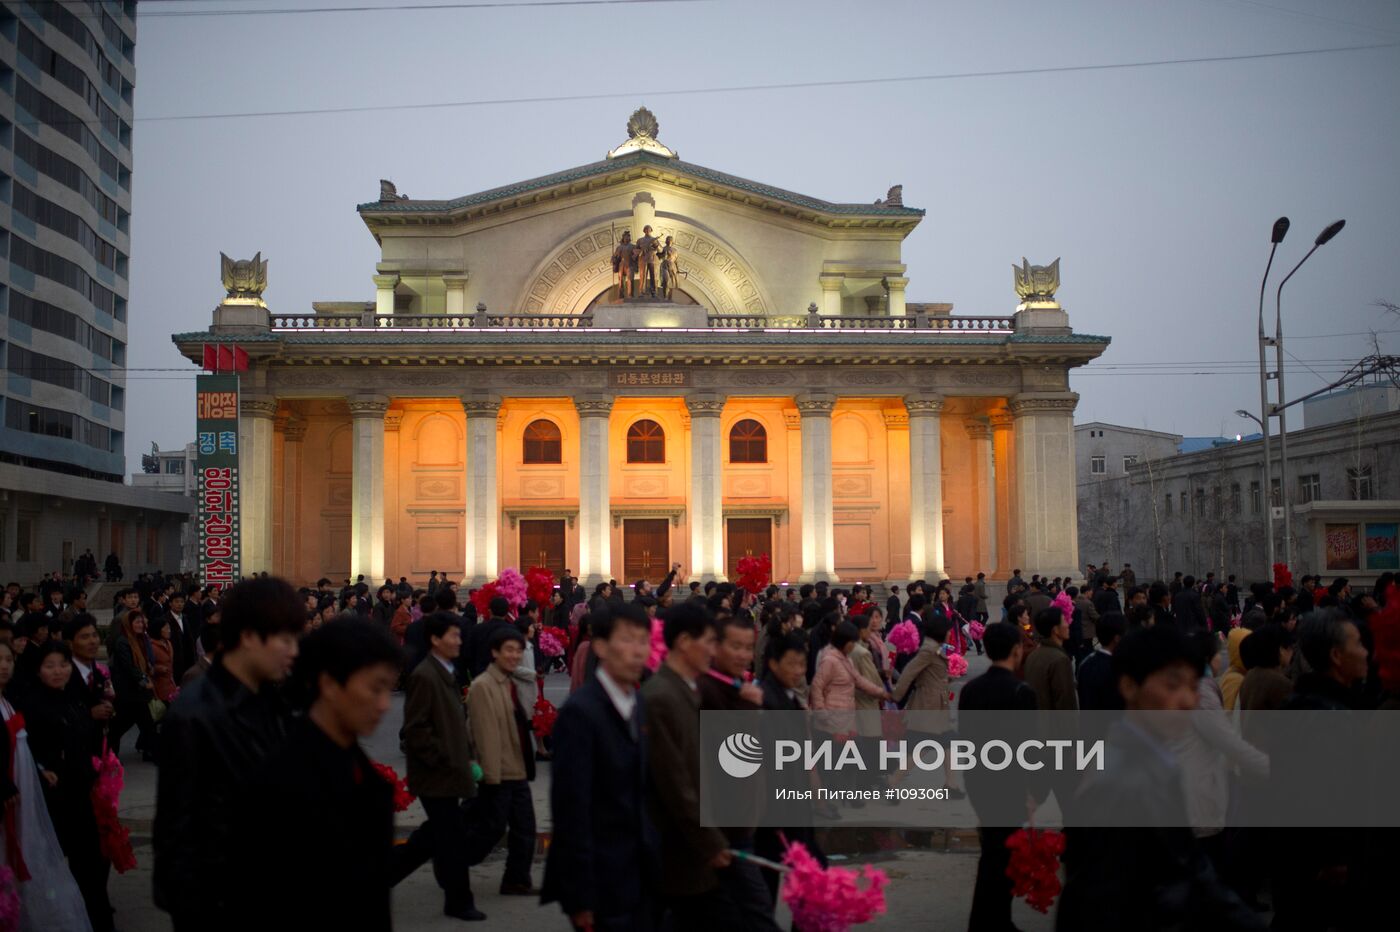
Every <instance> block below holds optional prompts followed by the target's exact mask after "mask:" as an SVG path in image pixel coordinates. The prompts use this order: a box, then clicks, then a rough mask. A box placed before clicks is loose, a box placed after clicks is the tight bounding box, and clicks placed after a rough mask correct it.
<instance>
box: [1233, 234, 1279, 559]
mask: <svg viewBox="0 0 1400 932" xmlns="http://www.w3.org/2000/svg"><path fill="white" fill-rule="evenodd" d="M1288 225H1289V224H1288V218H1287V217H1279V218H1278V219H1277V220H1275V221H1274V230H1273V235H1272V237H1271V238H1270V240H1269V242H1270V243H1271V244H1272V245H1270V246H1269V261H1268V264H1266V265H1265V266H1264V278H1263V280H1262V281H1261V282H1259V416H1258V417H1257V418H1255V420H1256V421H1258V422H1259V428H1260V430H1262V431H1263V434H1264V438H1263V439H1264V488H1263V492H1262V494H1263V496H1264V501H1265V502H1266V503H1267V505H1268V506H1269V507H1266V508H1265V510H1264V513H1265V516H1266V517H1265V519H1264V520H1265V526H1266V527H1267V529H1268V530H1267V533H1266V534H1265V537H1264V540H1265V541H1266V551H1267V553H1268V557H1269V571H1270V572H1273V568H1274V510H1273V507H1272V506H1273V495H1272V493H1271V490H1270V484H1271V480H1272V477H1273V474H1274V464H1273V461H1272V459H1271V458H1270V454H1269V416H1270V414H1272V412H1271V411H1270V409H1269V362H1268V358H1267V356H1266V355H1265V353H1264V347H1266V346H1268V345H1269V340H1268V338H1267V337H1265V336H1264V291H1265V289H1267V288H1268V286H1269V270H1270V269H1272V268H1273V267H1274V253H1276V252H1278V244H1279V243H1281V242H1283V238H1284V237H1285V236H1287V235H1288ZM1279 399H1280V400H1282V399H1283V395H1282V394H1280V395H1279ZM1236 413H1237V414H1244V413H1245V412H1244V411H1238V412H1236Z"/></svg>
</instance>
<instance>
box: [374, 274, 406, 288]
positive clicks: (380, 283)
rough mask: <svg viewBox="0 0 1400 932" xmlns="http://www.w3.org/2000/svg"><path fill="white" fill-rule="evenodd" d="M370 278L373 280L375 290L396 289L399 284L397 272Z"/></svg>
mask: <svg viewBox="0 0 1400 932" xmlns="http://www.w3.org/2000/svg"><path fill="white" fill-rule="evenodd" d="M371 277H372V278H373V279H374V287H375V289H376V290H380V289H384V288H397V287H398V284H399V273H398V272H384V273H381V274H378V275H374V276H371Z"/></svg>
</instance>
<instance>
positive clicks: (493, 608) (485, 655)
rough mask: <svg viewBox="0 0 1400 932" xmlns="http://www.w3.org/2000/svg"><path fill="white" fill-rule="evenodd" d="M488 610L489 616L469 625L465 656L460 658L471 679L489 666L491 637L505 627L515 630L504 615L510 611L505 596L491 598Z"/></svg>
mask: <svg viewBox="0 0 1400 932" xmlns="http://www.w3.org/2000/svg"><path fill="white" fill-rule="evenodd" d="M488 610H489V611H490V612H491V617H490V618H487V619H486V620H485V621H479V622H477V623H476V624H474V625H472V626H471V631H470V633H469V634H468V635H467V649H466V650H465V651H463V654H464V655H465V656H464V657H463V658H462V659H463V660H465V661H466V662H467V667H468V669H469V670H470V671H471V675H472V678H473V679H475V678H476V677H478V676H481V674H483V673H485V672H486V668H487V667H489V666H491V639H492V638H493V637H494V636H495V634H496V632H497V631H501V630H504V629H506V628H510V629H511V630H512V631H513V630H515V625H513V624H512V623H511V621H510V619H509V618H507V617H506V615H507V614H508V613H509V612H510V603H509V602H507V601H506V599H505V596H500V595H498V596H496V597H495V598H494V599H492V600H491V604H490V606H489V609H488Z"/></svg>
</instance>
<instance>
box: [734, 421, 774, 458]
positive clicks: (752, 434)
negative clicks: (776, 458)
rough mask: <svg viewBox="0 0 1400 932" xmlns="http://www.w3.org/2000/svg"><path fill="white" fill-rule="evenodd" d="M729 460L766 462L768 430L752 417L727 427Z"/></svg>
mask: <svg viewBox="0 0 1400 932" xmlns="http://www.w3.org/2000/svg"><path fill="white" fill-rule="evenodd" d="M729 462H731V463H766V462H768V431H766V430H764V429H763V425H762V424H760V423H758V421H755V420H753V419H752V418H745V419H744V420H742V421H740V422H739V423H737V424H735V425H734V426H733V427H731V428H730V429H729Z"/></svg>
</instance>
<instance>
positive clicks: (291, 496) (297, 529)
mask: <svg viewBox="0 0 1400 932" xmlns="http://www.w3.org/2000/svg"><path fill="white" fill-rule="evenodd" d="M281 426H282V482H281V486H282V537H281V540H280V541H274V543H273V553H274V555H276V556H277V557H278V559H277V572H278V573H280V574H281V575H283V576H287V577H289V578H292V579H298V578H300V573H299V572H298V565H297V557H298V555H299V551H300V547H301V463H302V456H303V452H302V449H303V448H302V441H303V440H305V439H306V422H305V421H303V420H302V419H300V418H297V417H289V418H287V419H286V420H285V421H282V422H281Z"/></svg>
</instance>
